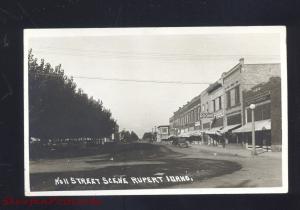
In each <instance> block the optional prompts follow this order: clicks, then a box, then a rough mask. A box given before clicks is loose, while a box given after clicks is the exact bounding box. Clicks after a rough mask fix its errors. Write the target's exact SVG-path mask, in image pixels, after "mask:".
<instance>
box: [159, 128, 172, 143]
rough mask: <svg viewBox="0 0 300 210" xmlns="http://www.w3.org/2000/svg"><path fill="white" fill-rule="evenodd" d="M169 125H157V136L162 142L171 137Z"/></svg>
mask: <svg viewBox="0 0 300 210" xmlns="http://www.w3.org/2000/svg"><path fill="white" fill-rule="evenodd" d="M169 127H170V126H169V125H160V126H157V134H156V135H157V137H156V141H157V142H161V141H163V140H166V139H168V138H169Z"/></svg>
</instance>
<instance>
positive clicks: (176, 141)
mask: <svg viewBox="0 0 300 210" xmlns="http://www.w3.org/2000/svg"><path fill="white" fill-rule="evenodd" d="M172 144H173V145H175V146H178V147H185V148H187V147H188V146H189V144H188V142H187V140H186V138H183V137H179V138H176V139H174V140H173V141H172Z"/></svg>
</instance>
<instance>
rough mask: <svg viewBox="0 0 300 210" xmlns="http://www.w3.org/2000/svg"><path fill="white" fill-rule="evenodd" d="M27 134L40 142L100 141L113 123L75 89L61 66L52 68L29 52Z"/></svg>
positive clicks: (99, 104) (96, 103) (98, 102)
mask: <svg viewBox="0 0 300 210" xmlns="http://www.w3.org/2000/svg"><path fill="white" fill-rule="evenodd" d="M28 73H29V75H28V79H29V134H30V137H37V138H40V139H42V140H43V139H44V140H48V139H65V138H92V139H95V138H102V137H110V136H111V134H112V133H113V132H114V131H115V128H116V125H117V124H116V121H115V120H114V119H113V118H112V114H111V112H110V110H109V109H106V108H104V107H103V104H102V101H101V100H99V99H98V100H95V99H94V98H93V97H89V96H88V95H87V94H86V93H84V91H83V90H82V89H80V88H78V89H76V88H77V85H76V83H75V82H74V81H73V78H72V77H68V76H66V75H65V74H64V70H63V69H62V67H61V65H58V66H56V67H54V68H52V67H51V65H50V64H49V63H45V61H44V59H41V61H40V63H38V61H37V59H36V58H34V56H33V54H32V50H30V51H29V56H28Z"/></svg>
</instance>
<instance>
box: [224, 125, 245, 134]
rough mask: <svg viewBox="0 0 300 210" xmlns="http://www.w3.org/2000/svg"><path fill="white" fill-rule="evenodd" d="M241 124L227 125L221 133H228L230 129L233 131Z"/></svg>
mask: <svg viewBox="0 0 300 210" xmlns="http://www.w3.org/2000/svg"><path fill="white" fill-rule="evenodd" d="M240 126H241V124H234V125H227V126H225V127H224V128H223V129H222V130H221V133H226V132H228V131H232V130H234V129H236V128H238V127H240Z"/></svg>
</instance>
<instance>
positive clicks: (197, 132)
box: [191, 130, 203, 136]
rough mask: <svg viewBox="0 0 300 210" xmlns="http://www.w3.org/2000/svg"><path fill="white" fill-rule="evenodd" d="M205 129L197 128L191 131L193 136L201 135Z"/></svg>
mask: <svg viewBox="0 0 300 210" xmlns="http://www.w3.org/2000/svg"><path fill="white" fill-rule="evenodd" d="M202 133H203V131H200V130H195V131H193V132H192V133H191V136H201V135H202Z"/></svg>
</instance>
